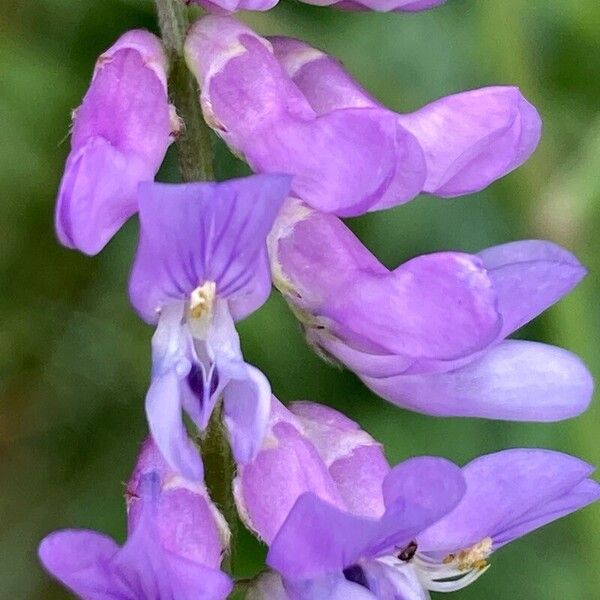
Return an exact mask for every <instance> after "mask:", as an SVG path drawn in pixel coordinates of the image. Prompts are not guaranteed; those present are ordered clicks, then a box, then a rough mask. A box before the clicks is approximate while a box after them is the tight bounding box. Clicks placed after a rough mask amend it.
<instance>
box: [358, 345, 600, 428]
mask: <svg viewBox="0 0 600 600" xmlns="http://www.w3.org/2000/svg"><path fill="white" fill-rule="evenodd" d="M361 379H362V380H363V382H364V383H365V384H366V385H367V386H368V387H369V388H370V389H371V390H373V391H374V392H375V393H376V394H378V395H379V396H381V397H382V398H385V399H386V400H389V401H390V402H393V403H394V404H397V405H398V406H402V407H405V408H409V409H411V410H416V411H418V412H423V413H426V414H431V415H438V416H454V417H458V416H461V417H484V418H488V419H503V420H516V421H560V420H562V419H568V418H571V417H574V416H577V415H578V414H580V413H582V412H583V411H585V409H586V408H587V407H588V405H589V403H590V400H591V397H592V391H593V380H592V377H591V375H590V373H589V371H588V370H587V368H586V367H585V365H584V364H583V363H582V362H581V360H580V359H579V358H578V357H577V356H575V355H574V354H572V353H570V352H568V351H566V350H563V349H561V348H556V347H555V346H548V345H546V344H538V343H535V342H522V341H514V340H508V341H504V342H502V343H501V344H498V345H497V346H495V347H493V348H491V349H490V350H488V351H487V352H485V353H484V354H483V355H482V356H481V357H480V358H478V359H477V360H474V361H473V362H470V363H468V364H467V365H465V366H463V367H460V368H458V369H455V370H454V371H449V372H445V373H432V374H427V375H399V376H396V377H388V378H385V379H376V378H372V377H361Z"/></svg>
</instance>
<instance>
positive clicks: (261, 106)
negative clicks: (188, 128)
mask: <svg viewBox="0 0 600 600" xmlns="http://www.w3.org/2000/svg"><path fill="white" fill-rule="evenodd" d="M185 53H186V60H187V63H188V66H189V67H190V69H191V70H192V71H193V72H194V73H195V75H196V77H197V79H198V81H199V83H200V88H201V90H202V93H201V97H200V101H201V104H202V108H203V112H204V116H205V118H206V120H207V122H208V123H209V125H211V127H213V129H214V130H215V131H216V132H217V133H218V134H219V135H220V136H221V137H222V138H223V139H224V140H225V141H226V142H227V144H228V145H229V146H230V147H231V149H232V150H233V151H234V152H236V153H238V154H241V155H242V156H243V157H244V159H245V160H246V161H247V162H248V163H249V164H250V166H251V167H252V168H253V169H254V170H255V171H258V172H273V171H284V172H289V173H292V174H293V175H294V180H293V183H292V190H293V191H294V193H295V194H296V195H297V196H299V197H301V198H302V199H303V200H305V201H306V202H307V203H309V204H310V205H311V206H315V207H316V208H319V209H321V210H325V211H328V212H335V213H337V214H342V215H356V214H361V213H363V212H366V211H367V210H369V209H370V208H372V207H373V206H374V205H375V204H376V203H377V202H378V201H379V199H380V198H381V196H382V195H383V194H384V193H385V192H386V190H388V189H393V190H394V194H395V197H396V198H398V199H399V201H406V200H409V199H411V198H414V197H415V196H416V195H417V194H418V193H419V192H420V191H421V188H422V185H423V181H424V177H425V163H424V158H423V153H422V151H421V148H420V146H419V144H418V143H417V140H416V139H415V138H414V136H412V135H411V134H410V133H409V132H408V131H406V130H405V129H404V128H402V127H400V126H399V125H398V123H397V119H396V116H395V115H394V114H393V113H390V112H389V111H387V112H385V111H382V110H380V109H378V108H376V109H373V108H367V109H365V108H358V109H344V110H339V111H332V112H330V113H329V114H326V115H322V116H320V115H318V114H317V113H316V111H315V110H314V109H313V108H312V107H311V106H310V104H309V102H308V100H307V99H306V98H305V97H304V95H303V94H302V92H301V91H300V89H299V88H298V87H297V86H296V85H295V84H294V82H293V81H292V80H291V79H290V77H289V76H288V74H287V73H286V72H285V70H284V69H283V67H282V66H281V64H280V63H279V62H278V61H277V59H276V58H275V56H274V55H273V51H272V47H271V44H270V43H269V42H268V41H267V40H266V39H264V38H261V37H260V36H258V35H257V34H255V33H254V32H253V31H252V30H251V29H249V28H248V27H246V26H245V25H243V24H241V23H239V22H237V21H236V20H235V19H233V18H228V17H215V16H209V17H204V18H203V19H200V20H199V21H198V22H196V23H195V24H194V25H193V26H192V28H191V30H190V33H189V35H188V38H187V41H186V48H185Z"/></svg>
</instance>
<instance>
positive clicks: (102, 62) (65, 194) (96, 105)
mask: <svg viewBox="0 0 600 600" xmlns="http://www.w3.org/2000/svg"><path fill="white" fill-rule="evenodd" d="M170 135H171V116H170V108H169V103H168V99H167V91H166V58H165V55H164V52H163V50H162V46H161V44H160V41H159V40H158V38H157V37H156V36H154V35H152V34H150V33H148V32H144V31H130V32H128V33H126V34H125V35H123V36H122V37H121V38H120V39H119V40H118V41H117V42H116V44H115V45H114V46H112V47H111V48H110V49H109V50H107V52H105V53H104V54H103V55H102V56H101V57H100V58H99V59H98V62H97V65H96V71H95V73H94V78H93V80H92V83H91V85H90V88H89V90H88V92H87V93H86V95H85V98H84V99H83V103H82V105H81V106H80V107H79V108H78V109H77V111H76V113H75V116H74V123H73V133H72V137H71V147H72V149H71V153H70V155H69V158H68V160H67V165H66V168H65V174H64V176H63V180H62V183H61V188H60V192H59V196H58V201H57V206H56V219H55V221H56V229H57V233H58V237H59V239H60V241H61V243H63V244H65V245H66V246H69V247H72V248H79V249H80V250H82V251H83V252H86V253H87V254H95V253H97V252H99V251H100V250H101V249H102V248H103V247H104V245H105V244H106V243H107V242H108V240H109V239H110V238H111V237H112V236H113V235H114V233H115V232H116V231H117V230H118V229H119V228H120V227H121V225H123V223H124V222H125V221H126V220H127V219H128V218H129V217H130V216H131V215H132V214H133V213H134V212H135V210H136V189H137V184H138V183H139V182H140V181H144V180H151V179H153V178H154V175H155V174H156V172H157V171H158V168H159V167H160V164H161V162H162V160H163V158H164V155H165V153H166V151H167V148H168V146H169V144H170V143H171V138H170Z"/></svg>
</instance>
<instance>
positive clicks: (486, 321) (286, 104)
mask: <svg viewBox="0 0 600 600" xmlns="http://www.w3.org/2000/svg"><path fill="white" fill-rule="evenodd" d="M169 1H172V0H169ZM189 3H191V4H201V5H202V6H203V7H204V8H206V9H209V10H212V11H213V12H214V13H215V14H213V15H209V16H205V17H202V18H201V19H199V20H198V21H197V22H196V23H194V24H193V25H192V26H191V27H190V29H189V32H187V38H186V41H185V46H184V48H183V49H182V52H183V55H184V57H185V61H186V63H187V66H188V69H189V73H191V74H193V77H194V78H195V79H196V80H197V83H198V85H199V88H200V96H199V99H198V102H199V103H200V106H201V108H202V112H203V115H204V119H205V121H206V124H208V126H209V127H210V128H212V129H213V130H214V132H216V134H217V135H219V136H220V137H221V138H222V139H223V140H224V141H225V142H226V144H227V145H228V146H229V147H230V149H231V150H232V152H234V153H235V154H236V155H238V156H240V157H242V158H243V159H244V160H245V161H246V162H247V163H248V164H249V166H250V167H251V168H252V170H253V171H254V172H256V174H255V175H252V176H250V177H246V178H242V179H236V180H230V181H225V182H221V183H216V182H198V181H188V182H184V183H178V184H164V183H158V182H155V181H154V178H155V176H156V173H157V171H158V169H159V167H160V166H161V163H162V161H163V159H164V156H165V153H166V152H167V149H168V147H169V145H170V144H171V143H172V142H173V141H174V140H175V141H176V140H178V139H179V136H181V135H183V132H184V131H185V129H186V115H185V114H182V113H180V112H179V113H178V111H179V110H180V108H179V107H175V106H173V105H171V104H170V100H169V89H168V85H167V81H168V70H169V64H168V60H167V53H166V52H165V50H164V49H163V45H162V42H161V40H160V39H159V38H157V37H156V36H154V35H153V34H150V33H148V32H145V31H141V30H140V31H130V32H128V33H126V34H125V35H123V36H122V37H121V38H120V39H119V40H118V41H117V42H116V43H115V44H114V45H113V46H112V47H111V48H110V49H109V50H107V51H106V52H105V53H104V54H102V55H101V56H100V58H99V59H98V62H97V65H96V69H95V71H94V75H93V78H92V82H91V84H90V88H89V90H88V92H87V94H86V95H85V97H84V99H83V102H82V105H81V107H80V108H78V109H77V110H76V111H75V112H74V122H73V130H72V136H71V153H70V155H69V157H68V159H67V163H66V167H65V172H64V175H63V179H62V182H61V186H60V191H59V195H58V200H57V205H56V229H57V233H58V237H59V239H60V241H61V242H62V243H63V244H64V245H66V246H68V247H71V248H76V249H79V250H80V251H82V252H85V253H87V254H95V253H97V252H99V251H100V250H101V249H102V248H103V247H104V246H105V245H106V244H107V243H108V241H109V240H110V239H111V237H112V236H113V235H114V234H115V233H116V232H117V231H118V230H119V229H120V227H121V226H122V225H123V223H124V222H125V221H126V220H127V219H129V218H130V217H131V216H132V215H134V214H136V213H137V214H138V217H139V224H140V229H139V241H138V247H137V253H136V256H135V259H134V261H133V266H132V270H131V275H130V280H129V296H130V300H131V303H132V305H133V307H134V308H135V310H136V312H137V313H138V315H139V316H140V317H141V318H142V319H143V320H144V321H146V322H147V323H149V324H151V325H153V326H155V327H156V330H155V333H154V337H153V339H152V349H151V353H152V374H151V382H150V385H149V388H148V392H147V395H146V414H147V420H148V426H149V430H150V437H149V438H148V440H147V441H146V442H144V444H143V446H142V449H141V452H140V456H139V458H138V462H137V466H136V468H135V470H134V473H133V475H132V477H131V480H130V483H129V484H128V486H127V491H126V504H127V523H128V538H127V541H126V542H125V543H124V545H122V546H119V545H118V544H117V543H116V542H114V541H113V540H112V539H110V538H108V537H106V536H104V535H101V534H98V533H94V532H89V531H80V530H64V531H59V532H56V533H53V534H50V535H49V536H48V537H46V538H45V539H44V540H43V542H42V544H41V546H40V549H39V555H40V559H41V561H42V563H43V565H44V566H45V568H46V569H47V570H48V571H49V572H50V573H51V574H52V575H53V576H54V577H55V578H56V579H58V580H59V581H60V582H62V583H63V584H64V585H65V586H66V587H68V588H69V589H70V590H71V591H73V592H74V593H75V594H77V595H78V596H79V597H81V598H83V599H84V600H99V599H103V600H108V599H112V600H117V599H119V600H188V599H189V600H191V599H215V600H218V599H221V598H226V597H227V596H228V594H229V593H230V592H231V591H232V589H233V588H234V585H235V581H234V580H233V578H232V576H233V575H235V573H231V572H226V571H227V568H226V567H225V566H224V564H223V559H224V558H225V557H226V556H227V555H228V553H229V552H230V548H231V546H232V544H233V543H234V542H235V540H234V539H233V538H232V536H231V533H230V529H229V525H228V522H227V519H228V518H229V517H230V515H223V514H221V512H220V509H222V510H225V509H226V507H225V506H216V505H215V504H214V503H213V501H212V500H211V492H212V491H213V490H211V489H209V487H207V485H206V484H205V472H204V471H205V469H204V465H203V460H202V452H203V448H204V446H203V442H202V440H206V439H207V438H208V437H209V436H210V435H215V433H214V431H213V432H212V433H211V429H214V430H215V431H216V432H217V433H216V435H217V436H219V435H220V436H225V437H226V438H227V440H228V442H229V445H230V451H231V454H232V456H233V460H234V462H235V473H227V472H223V473H212V474H211V475H212V477H211V478H209V477H208V473H207V477H206V480H207V481H208V480H209V479H210V480H214V478H215V476H216V477H217V478H219V477H220V478H221V486H222V487H223V488H224V489H226V490H229V493H230V494H232V496H233V499H234V501H235V506H236V508H237V513H238V515H239V518H240V519H241V520H242V522H243V523H244V524H245V525H246V526H247V527H248V528H249V529H250V530H251V531H252V532H254V533H255V534H256V536H257V537H258V538H259V539H261V540H262V541H264V542H265V543H266V544H267V545H268V547H269V550H268V555H267V559H266V563H267V567H268V568H267V569H266V570H265V571H264V572H263V573H261V574H260V575H259V576H257V577H256V578H255V579H254V580H253V581H252V582H250V583H249V584H248V583H247V582H246V583H244V589H245V590H246V597H247V598H249V599H255V600H256V599H285V598H289V599H291V600H323V599H327V598H331V599H334V600H335V599H339V600H342V599H344V600H345V599H357V600H359V599H381V600H393V599H397V600H419V599H426V598H428V597H429V596H428V593H429V591H430V590H431V591H442V592H450V591H455V590H459V589H461V588H463V587H465V586H466V585H468V584H470V583H472V582H473V581H475V580H476V579H477V578H478V577H479V576H480V575H482V574H483V573H484V572H485V571H486V570H487V569H488V567H489V560H490V556H491V555H492V553H493V552H495V551H496V550H498V549H499V548H501V547H502V546H504V545H505V544H508V543H510V542H511V541H513V540H515V539H516V538H519V537H521V536H523V535H524V534H526V533H528V532H530V531H532V530H533V529H536V528H538V527H540V526H542V525H544V524H546V523H549V522H551V521H553V520H555V519H557V518H559V517H562V516H564V515H567V514H569V513H571V512H573V511H575V510H578V509H579V508H581V507H583V506H585V505H587V504H589V503H591V502H593V501H595V500H597V499H598V498H599V497H600V486H599V485H598V484H596V483H595V482H594V481H593V480H591V479H590V475H591V473H592V471H593V467H592V466H590V465H588V464H587V463H585V462H583V461H581V460H579V459H578V458H575V457H572V456H569V455H566V454H563V453H559V452H554V451H551V450H541V449H533V448H523V449H511V450H504V451H500V452H497V453H495V454H489V455H486V456H481V457H479V458H475V459H474V460H472V461H471V462H470V463H468V464H467V465H465V466H463V467H460V466H457V465H455V464H454V463H452V462H450V461H448V460H446V459H444V458H439V457H432V456H421V457H411V458H408V459H407V460H406V461H404V462H402V463H401V464H399V465H396V466H394V467H391V466H390V465H389V463H388V461H387V460H386V457H385V454H384V451H383V448H382V447H381V445H380V444H379V443H378V442H376V441H375V440H374V439H373V438H372V437H371V436H370V435H369V434H368V433H367V432H365V431H363V430H362V429H361V428H360V426H359V425H358V424H357V423H355V422H353V421H351V420H349V419H348V418H346V417H345V416H344V415H342V414H340V413H339V412H337V411H335V410H333V409H331V408H328V407H326V406H324V405H320V404H316V403H313V402H292V403H289V404H288V405H287V406H286V405H284V404H282V403H280V402H279V400H277V399H276V398H275V396H274V395H273V391H272V390H271V386H270V384H269V381H268V379H267V377H266V376H265V374H263V373H262V372H261V371H260V370H259V369H257V368H256V367H254V366H252V365H250V364H249V363H247V362H246V360H245V359H244V356H243V353H242V349H241V345H240V339H239V336H238V333H237V330H236V323H237V322H238V321H240V320H242V319H244V318H245V317H247V316H249V315H250V314H251V313H253V312H254V311H256V310H258V309H259V308H260V307H261V306H262V304H263V303H264V302H265V301H266V299H267V297H268V296H269V294H270V292H271V287H272V285H274V286H275V287H276V288H277V289H278V290H279V292H280V293H281V294H282V295H283V297H284V298H285V299H286V301H287V303H288V304H289V306H290V308H291V309H292V311H293V314H294V315H295V316H296V318H297V319H298V321H299V322H300V324H301V325H302V328H303V330H304V332H305V334H306V338H307V341H308V343H309V344H310V345H311V346H312V347H313V348H314V349H315V351H316V352H317V353H318V354H319V355H320V356H322V357H323V358H324V359H326V360H328V361H332V362H336V363H338V364H341V365H343V366H345V367H346V368H348V369H350V370H351V371H354V372H355V373H356V374H357V375H358V376H359V377H360V379H361V380H362V381H363V382H364V383H365V385H366V386H368V387H369V388H370V389H371V390H373V391H374V392H375V393H377V394H378V395H380V396H381V397H383V398H385V399H387V400H389V401H390V402H392V403H394V404H396V405H399V406H402V407H404V408H408V409H411V410H416V411H420V412H424V413H428V414H433V415H439V416H471V417H483V418H493V419H506V420H521V421H556V420H561V419H566V418H570V417H573V416H575V415H578V414H580V413H582V412H583V411H584V410H585V409H586V408H587V406H588V404H589V402H590V399H591V395H592V388H593V382H592V380H591V377H590V374H589V372H588V370H587V369H586V367H585V365H584V364H583V363H582V362H581V361H580V360H579V358H578V357H576V356H574V355H573V354H571V353H570V352H568V351H566V350H563V349H560V348H556V347H553V346H548V345H545V344H539V343H536V342H529V341H523V340H507V337H508V336H510V335H511V334H512V333H513V332H514V331H516V330H517V329H519V328H520V327H521V326H523V325H524V324H525V323H527V322H528V321H530V320H531V319H533V318H535V317H536V316H537V315H539V314H540V313H541V312H543V311H544V310H545V309H546V308H548V307H549V306H551V305H552V304H554V303H555V302H556V301H558V300H559V299H560V298H561V297H562V296H564V295H565V294H567V293H568V292H569V291H571V290H572V289H573V288H574V287H575V286H576V285H577V284H578V283H579V282H580V281H581V279H582V278H583V277H584V275H585V269H584V268H583V266H582V265H581V264H580V263H579V261H578V260H577V259H576V258H575V257H574V256H573V255H572V254H571V253H570V252H568V251H567V250H565V249H563V248H561V247H559V246H557V245H556V244H553V243H551V242H547V241H540V240H525V241H517V242H511V243H508V244H503V245H500V246H496V247H493V248H487V249H484V250H482V251H481V252H479V253H478V254H475V255H473V254H467V253H464V252H450V251H449V252H439V253H435V254H429V255H424V256H419V257H416V258H413V259H412V260H410V261H408V262H406V263H405V264H402V265H400V266H398V267H397V268H396V269H393V270H390V269H388V268H386V267H385V266H383V265H382V264H381V263H380V262H379V261H378V260H377V259H376V258H375V257H374V256H373V254H371V252H370V251H369V250H368V249H367V248H366V247H365V246H364V245H363V244H362V243H361V242H360V240H359V239H358V238H357V237H356V236H355V235H354V234H353V233H352V232H351V231H350V230H349V229H348V227H347V226H346V225H345V224H344V222H343V221H342V218H343V217H347V216H355V215H361V214H364V213H366V212H369V211H376V210H384V209H387V208H390V207H393V206H396V205H399V204H403V203H406V202H408V201H410V200H412V199H413V198H415V197H416V196H418V195H419V194H420V193H423V192H425V193H428V194H432V195H435V196H438V197H440V198H449V197H454V196H459V195H464V194H470V193H473V192H476V191H479V190H481V189H483V188H485V187H487V186H488V185H490V184H491V183H493V182H494V181H495V180H497V179H498V178H500V177H502V176H504V175H505V174H507V173H509V172H510V171H512V170H513V169H515V168H517V167H518V166H519V165H521V164H522V163H523V162H524V161H525V160H526V159H527V158H528V157H529V156H530V154H531V153H532V152H533V151H534V149H535V147H536V146H537V144H538V141H539V139H540V134H541V121H540V118H539V115H538V113H537V111H536V109H535V108H534V107H533V106H532V105H531V104H530V103H529V102H528V101H527V100H526V99H525V98H524V97H523V95H522V94H521V92H520V91H519V90H518V89H517V88H514V87H501V86H498V87H490V88H483V89H479V90H473V91H468V92H464V93H460V94H455V95H452V96H449V97H446V98H442V99H439V100H436V101H434V102H432V103H430V104H428V105H426V106H424V107H423V108H421V109H420V110H418V111H416V112H414V113H410V114H397V113H395V112H393V111H391V110H389V109H388V108H386V107H385V106H383V105H382V104H381V103H379V102H378V101H377V100H376V99H374V98H373V97H371V96H370V95H369V94H368V93H367V92H366V91H365V90H363V89H362V88H361V87H360V86H359V85H358V84H357V83H356V82H355V81H354V80H353V79H352V77H351V76H350V75H349V74H348V73H347V72H346V71H345V70H344V69H343V67H342V66H341V65H340V64H339V63H338V62H337V61H336V60H335V59H334V58H332V57H330V56H328V55H327V54H325V53H324V52H321V51H320V50H318V49H315V48H312V47H310V46H308V45H307V44H305V43H304V42H302V41H299V40H296V39H291V38H283V37H275V38H263V37H261V36H259V35H258V34H257V33H255V32H254V31H252V30H251V29H249V28H248V27H247V26H246V25H244V24H242V23H241V22H239V21H237V20H236V19H235V18H233V17H231V16H227V15H225V14H223V13H227V12H232V11H235V10H237V9H251V10H266V9H268V8H270V7H272V6H273V5H274V4H275V2H273V1H272V0H232V1H228V0H215V1H208V0H200V1H196V0H194V1H193V2H189ZM157 4H158V5H159V6H160V4H161V3H160V2H158V3H157ZM314 4H335V5H337V6H339V7H340V8H344V9H349V10H367V9H371V10H380V11H415V10H421V9H427V8H431V7H433V6H436V5H439V4H443V0H404V1H403V0H368V1H367V0H364V1H360V2H359V1H355V0H350V1H346V0H344V1H342V2H335V1H333V2H314ZM179 10H182V9H181V8H180V9H179ZM181 58H182V57H179V59H178V60H181ZM188 76H189V82H188V83H190V84H191V83H192V78H191V75H189V74H188ZM188 87H189V88H190V89H191V85H190V86H188ZM205 151H209V149H206V148H205ZM188 158H189V157H188ZM188 421H189V425H190V427H189V428H191V429H193V431H194V433H193V434H190V433H189V431H188V429H189V428H188V425H187V424H186V423H187V422H188ZM220 432H221V433H220Z"/></svg>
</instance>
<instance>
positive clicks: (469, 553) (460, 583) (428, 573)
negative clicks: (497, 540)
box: [411, 537, 492, 592]
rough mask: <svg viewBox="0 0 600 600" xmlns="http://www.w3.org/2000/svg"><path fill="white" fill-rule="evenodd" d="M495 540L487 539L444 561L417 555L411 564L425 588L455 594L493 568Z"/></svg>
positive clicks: (420, 554) (451, 555)
mask: <svg viewBox="0 0 600 600" xmlns="http://www.w3.org/2000/svg"><path fill="white" fill-rule="evenodd" d="M491 553H492V539H491V538H489V537H487V538H484V539H483V540H481V541H480V542H478V543H477V544H474V545H473V546H471V547H470V548H465V549H464V550H460V551H459V552H456V553H452V554H449V555H448V556H446V557H445V558H444V559H443V560H442V561H440V560H438V559H435V558H432V557H430V556H427V555H426V554H422V553H419V552H418V553H417V554H416V555H415V557H414V559H413V560H412V561H411V563H412V564H413V565H414V567H415V568H416V570H417V573H418V576H419V579H420V580H421V583H422V584H423V587H425V588H427V589H428V590H430V591H433V592H455V591H457V590H461V589H463V588H465V587H466V586H468V585H470V584H471V583H473V582H474V581H475V580H476V579H479V577H481V576H482V575H483V574H484V573H485V572H486V571H487V570H488V569H489V567H490V565H489V564H488V562H487V559H488V557H489V555H490V554H491Z"/></svg>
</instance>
